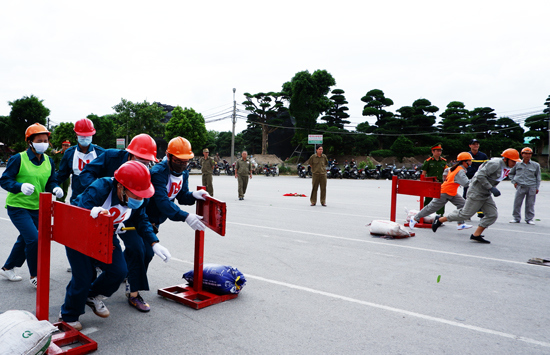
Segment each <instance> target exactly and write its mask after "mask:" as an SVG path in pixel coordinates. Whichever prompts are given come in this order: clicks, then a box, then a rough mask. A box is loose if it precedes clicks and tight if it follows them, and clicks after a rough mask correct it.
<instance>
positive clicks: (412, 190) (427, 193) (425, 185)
mask: <svg viewBox="0 0 550 355" xmlns="http://www.w3.org/2000/svg"><path fill="white" fill-rule="evenodd" d="M435 180H436V178H435V177H428V178H425V177H424V176H421V177H420V181H416V180H404V179H398V178H397V176H394V177H393V178H392V188H391V211H390V220H391V221H392V222H395V220H396V218H395V216H396V212H395V210H396V207H397V194H401V195H412V196H419V198H420V210H422V209H423V208H424V198H425V197H432V198H439V197H441V184H440V183H439V182H437V181H435ZM408 225H409V223H405V226H408ZM414 227H415V228H431V227H432V225H431V224H429V223H424V219H423V218H421V219H420V222H418V223H417V224H416V225H415V226H414Z"/></svg>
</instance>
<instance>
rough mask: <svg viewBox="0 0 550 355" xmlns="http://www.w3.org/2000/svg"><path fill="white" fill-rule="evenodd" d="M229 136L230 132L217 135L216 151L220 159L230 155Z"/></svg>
mask: <svg viewBox="0 0 550 355" xmlns="http://www.w3.org/2000/svg"><path fill="white" fill-rule="evenodd" d="M231 135H232V133H231V132H230V131H225V132H220V133H218V137H217V139H216V146H217V149H218V153H220V156H221V157H222V156H223V157H227V156H230V155H231Z"/></svg>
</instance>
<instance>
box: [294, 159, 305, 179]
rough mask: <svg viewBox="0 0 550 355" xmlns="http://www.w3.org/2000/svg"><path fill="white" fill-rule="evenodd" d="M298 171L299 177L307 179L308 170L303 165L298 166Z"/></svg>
mask: <svg viewBox="0 0 550 355" xmlns="http://www.w3.org/2000/svg"><path fill="white" fill-rule="evenodd" d="M296 170H297V171H298V177H301V178H304V179H305V177H306V174H307V171H306V168H305V167H304V166H303V165H302V163H298V165H297V166H296Z"/></svg>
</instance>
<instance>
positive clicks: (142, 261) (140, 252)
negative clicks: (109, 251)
mask: <svg viewBox="0 0 550 355" xmlns="http://www.w3.org/2000/svg"><path fill="white" fill-rule="evenodd" d="M125 225H126V227H132V223H126V224H125ZM119 236H120V238H121V239H122V241H123V242H124V246H125V247H126V249H124V258H125V259H126V264H127V265H128V282H129V283H130V292H137V291H140V290H143V291H148V290H149V281H148V280H147V269H148V268H149V263H150V262H151V260H152V259H153V257H154V256H155V253H154V252H153V248H152V247H151V245H150V244H149V243H147V242H145V241H144V240H143V238H142V237H140V236H139V234H138V233H137V231H135V230H132V231H126V233H122V234H120V235H119Z"/></svg>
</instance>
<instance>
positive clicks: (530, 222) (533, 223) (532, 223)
mask: <svg viewBox="0 0 550 355" xmlns="http://www.w3.org/2000/svg"><path fill="white" fill-rule="evenodd" d="M518 223H519V222H518ZM525 223H527V224H531V225H535V222H533V221H525Z"/></svg>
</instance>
